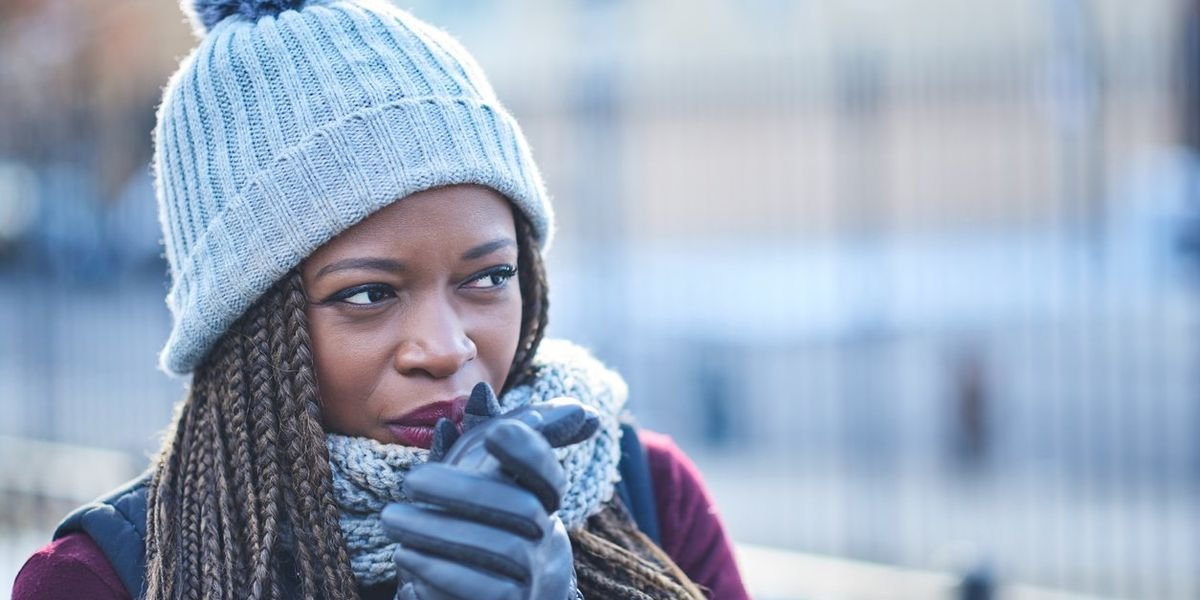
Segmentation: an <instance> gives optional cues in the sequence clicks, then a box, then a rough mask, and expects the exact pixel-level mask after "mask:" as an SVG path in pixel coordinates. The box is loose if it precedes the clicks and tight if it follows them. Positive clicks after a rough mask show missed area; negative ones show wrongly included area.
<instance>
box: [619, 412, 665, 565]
mask: <svg viewBox="0 0 1200 600" xmlns="http://www.w3.org/2000/svg"><path fill="white" fill-rule="evenodd" d="M617 469H618V470H619V471H620V472H621V481H619V482H617V495H618V496H620V497H621V501H622V502H624V503H625V506H626V507H627V508H628V509H629V512H630V513H631V514H632V515H633V520H634V522H636V523H637V526H638V529H641V530H642V533H644V534H646V537H648V538H650V539H651V540H652V541H653V542H654V543H655V544H658V545H662V537H661V535H660V533H659V528H658V509H657V508H656V505H655V502H654V481H653V480H652V479H651V477H650V461H649V459H647V458H646V449H645V448H643V447H642V442H641V440H639V439H638V434H637V429H635V428H634V426H633V425H632V424H630V423H625V422H622V423H621V462H620V463H618V464H617Z"/></svg>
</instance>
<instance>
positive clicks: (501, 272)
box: [464, 265, 517, 290]
mask: <svg viewBox="0 0 1200 600" xmlns="http://www.w3.org/2000/svg"><path fill="white" fill-rule="evenodd" d="M516 276H517V270H516V269H515V268H513V267H510V266H507V265H505V266H503V267H497V268H495V269H491V270H489V271H486V272H484V273H481V274H480V275H479V276H478V277H476V278H474V279H472V280H470V281H468V282H467V283H466V285H465V286H464V287H468V288H474V289H477V290H480V289H482V290H486V289H491V288H498V287H501V286H503V285H504V284H506V283H508V280H509V279H512V278H513V277H516Z"/></svg>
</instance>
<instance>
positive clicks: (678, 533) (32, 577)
mask: <svg viewBox="0 0 1200 600" xmlns="http://www.w3.org/2000/svg"><path fill="white" fill-rule="evenodd" d="M638 438H639V439H640V440H641V442H642V445H643V446H645V448H646V455H647V457H648V458H649V462H650V474H651V478H652V479H653V481H654V495H655V503H656V504H657V509H658V519H659V526H660V528H661V530H662V548H663V550H664V551H666V553H667V555H668V556H670V557H671V558H672V559H674V560H675V563H676V564H678V565H679V567H680V568H681V569H683V572H684V573H687V575H688V577H691V579H692V581H695V582H696V583H697V584H699V585H700V586H701V587H702V588H704V589H705V591H706V592H710V597H711V598H718V599H720V600H743V599H748V598H749V595H748V594H747V593H746V589H745V587H744V586H743V585H742V578H741V575H740V574H739V573H738V569H737V564H736V563H735V562H734V557H733V545H732V544H731V543H730V540H729V537H728V536H727V535H726V534H725V529H724V527H723V526H722V525H721V519H720V518H719V517H718V516H717V508H716V506H714V505H713V501H712V498H711V497H710V496H709V495H708V490H706V489H705V487H704V482H703V481H702V480H701V479H700V472H699V471H698V470H697V469H696V466H695V465H694V464H692V461H691V460H689V459H688V457H687V456H686V455H685V454H684V453H683V451H682V450H680V449H679V447H677V446H676V445H675V443H674V442H673V441H672V440H671V438H669V437H667V436H665V435H663V434H660V433H653V432H648V431H645V430H643V431H641V432H640V433H639V435H638ZM12 597H13V600H59V599H62V600H68V599H69V600H74V599H76V598H92V599H94V600H129V594H127V593H126V592H125V588H124V586H123V585H121V580H120V579H119V578H118V577H117V574H116V572H115V571H113V568H112V566H111V565H110V564H109V562H108V560H107V559H106V558H104V554H103V553H102V552H101V551H100V548H99V547H98V546H96V544H95V542H93V541H92V539H91V538H90V537H88V535H87V534H85V533H74V534H71V535H68V536H65V537H63V538H61V539H58V540H56V541H54V542H52V543H50V544H48V545H46V546H45V547H43V548H42V549H41V550H38V551H37V553H35V554H34V555H33V556H32V557H30V558H29V560H28V561H26V562H25V566H24V567H22V568H21V572H20V573H18V574H17V580H16V582H15V583H14V585H13V596H12Z"/></svg>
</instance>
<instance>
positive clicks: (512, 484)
mask: <svg viewBox="0 0 1200 600" xmlns="http://www.w3.org/2000/svg"><path fill="white" fill-rule="evenodd" d="M194 13H195V14H194V17H195V21H196V23H198V29H200V30H201V31H202V32H204V37H203V39H202V41H201V43H200V45H199V46H198V47H197V48H196V50H195V51H193V53H192V54H191V55H190V56H189V57H188V58H187V59H185V60H184V62H183V64H182V66H181V67H180V69H179V71H178V72H177V73H176V74H175V76H174V77H173V78H172V79H171V81H170V83H169V84H168V86H167V88H166V90H165V93H164V97H163V102H162V105H161V107H160V109H159V116H158V123H157V126H156V129H155V139H156V149H155V168H156V174H157V184H158V199H159V205H160V216H161V221H162V226H163V238H164V243H165V246H166V255H167V258H168V260H169V262H170V265H171V273H172V287H171V291H170V293H169V296H168V306H169V307H170V308H171V312H172V316H173V327H172V331H171V335H170V337H169V339H168V341H167V344H166V347H165V349H164V351H163V354H162V366H163V368H164V369H165V370H167V371H168V372H170V373H174V374H179V375H188V374H190V375H191V377H192V380H191V385H190V389H189V392H188V394H187V396H186V398H185V399H184V401H183V402H182V403H181V405H180V406H179V408H178V411H177V414H176V417H175V420H174V423H173V427H172V429H171V431H170V432H169V434H168V435H167V436H166V438H165V442H164V446H163V449H162V451H161V452H160V454H159V455H158V457H157V458H156V460H155V461H154V463H153V465H152V467H151V470H150V472H149V473H148V474H147V475H146V476H144V477H142V478H140V479H138V480H137V481H135V482H133V483H131V484H130V485H129V486H127V487H125V488H122V489H121V490H118V491H117V492H115V493H113V494H112V495H110V496H108V497H106V498H104V499H102V500H100V501H98V502H97V503H95V504H93V505H89V506H87V507H83V508H82V509H80V510H79V511H76V513H74V514H73V515H71V516H70V517H68V519H67V520H65V521H64V523H63V524H62V525H61V526H60V527H59V529H58V531H57V532H56V534H55V538H56V539H55V541H54V542H53V543H52V544H50V545H48V546H47V547H45V548H43V549H42V550H41V551H39V552H38V553H37V554H35V555H34V556H33V557H32V558H31V559H30V560H29V561H28V562H27V563H26V565H25V567H24V568H23V569H22V572H21V574H20V575H19V576H18V578H17V581H16V585H15V591H14V597H15V598H21V599H33V598H59V597H62V598H67V597H70V598H80V597H88V598H129V597H146V598H154V599H158V598H191V597H205V598H209V597H212V598H232V597H237V598H241V597H252V598H264V597H267V598H277V597H285V598H291V597H304V598H354V597H363V598H391V597H393V596H394V597H397V598H408V599H413V598H421V599H424V600H430V599H433V598H480V597H489V598H490V597H495V598H537V599H548V598H554V599H558V598H572V597H579V596H583V597H587V598H696V597H702V595H704V594H709V595H712V596H714V597H720V598H742V597H745V595H746V594H745V591H744V589H743V586H742V584H741V581H740V578H739V575H738V572H737V569H736V565H735V563H734V561H733V558H732V552H731V546H730V543H729V540H728V539H727V537H726V536H725V534H724V531H723V529H722V528H721V525H720V522H719V520H718V519H717V517H716V513H715V511H714V509H713V508H712V506H711V501H710V500H709V498H708V496H707V493H706V492H705V490H704V488H703V485H702V483H701V482H700V479H699V476H698V474H697V473H696V471H695V469H694V467H693V466H692V465H691V464H690V462H688V461H687V459H686V457H684V456H683V455H682V454H681V453H680V452H679V451H678V449H677V448H675V447H674V446H673V445H672V444H671V443H670V441H669V440H668V439H666V438H664V437H662V436H657V435H654V434H651V433H647V432H640V433H634V432H633V430H632V429H630V428H629V427H628V426H624V427H623V426H622V424H621V422H620V420H619V418H620V417H621V415H622V411H623V405H624V402H625V396H626V390H625V387H624V384H623V382H622V381H621V380H620V378H619V376H617V375H616V374H615V373H613V372H611V371H609V370H608V369H606V368H605V367H603V365H601V364H599V363H598V362H597V361H596V360H595V359H593V358H591V357H590V356H589V355H588V354H587V353H586V352H585V351H583V350H581V349H579V348H577V347H574V346H571V345H569V344H567V343H565V342H549V341H548V342H547V343H545V344H543V343H542V335H543V332H544V330H545V326H546V320H547V314H546V309H547V306H548V304H547V286H546V281H545V273H544V270H543V267H542V261H541V252H542V251H543V250H544V249H545V247H546V246H547V245H548V244H549V242H550V238H551V234H552V231H553V215H552V212H551V208H550V205H549V203H548V200H547V197H546V193H545V190H544V189H543V185H542V182H541V179H540V175H539V173H538V170H537V167H536V166H535V164H534V162H533V159H532V157H531V155H530V152H529V149H528V147H527V145H526V142H525V140H524V137H523V136H522V134H521V132H520V129H519V128H518V126H517V124H516V122H515V121H514V120H513V119H512V117H511V116H510V115H509V114H508V113H507V112H506V111H505V110H504V108H503V107H502V106H501V105H500V103H499V102H498V101H497V99H496V97H495V94H494V92H493V91H492V90H491V88H490V86H489V84H488V82H487V80H486V78H485V77H484V75H483V74H482V72H481V71H480V70H479V68H478V66H477V65H476V64H475V62H474V61H473V60H472V59H471V57H470V56H469V55H468V54H467V53H466V51H465V50H463V49H462V48H461V47H460V46H459V45H458V44H457V43H456V42H455V41H454V40H453V39H451V38H449V37H448V36H446V35H445V34H444V33H442V32H440V31H438V30H436V29H434V28H432V27H430V26H428V25H427V24H425V23H422V22H420V21H418V20H416V19H415V18H413V17H412V16H411V15H408V14H406V13H404V12H402V11H399V10H397V9H395V8H393V7H391V6H390V5H387V4H384V3H382V2H380V3H376V2H372V1H371V0H311V1H307V2H306V1H304V0H257V1H255V0H240V1H237V0H226V1H200V2H197V3H196V5H195V7H194ZM492 390H499V391H500V395H499V397H498V398H497V397H496V396H495V395H494V394H493V393H492ZM639 440H640V442H641V444H640V445H639V444H638V443H637V442H638V441H639ZM640 447H644V448H645V458H646V461H645V463H644V464H643V466H645V467H648V468H647V469H646V470H645V471H644V472H645V474H646V476H645V478H644V480H645V481H648V482H649V483H648V484H647V485H644V486H639V483H638V481H639V477H638V476H637V473H638V472H639V469H638V467H637V462H638V461H637V460H636V459H637V456H636V454H637V452H638V450H639V448H640ZM430 448H432V452H431V451H430V450H429V449H430ZM631 449H632V450H631ZM623 454H624V455H628V456H623ZM431 455H432V456H431ZM630 456H632V457H633V459H632V460H631V459H630V458H629V457H630ZM629 464H633V465H634V466H633V467H629ZM622 475H624V477H625V480H626V481H624V482H619V481H618V480H620V479H621V476H622ZM622 498H624V500H622ZM647 498H652V500H651V501H650V507H651V508H650V510H649V512H650V513H651V514H650V515H649V516H648V517H647V516H646V515H645V514H640V515H633V516H631V513H630V511H631V510H632V511H634V512H635V513H638V511H637V505H644V504H646V501H647ZM641 512H642V513H645V512H646V511H641ZM635 516H637V517H638V518H639V519H640V522H642V523H645V524H648V525H643V526H642V527H641V528H639V525H638V522H639V520H637V519H635ZM642 529H647V530H651V531H650V533H654V531H653V530H654V529H658V530H659V531H660V532H661V533H660V534H658V535H655V536H653V537H656V538H657V539H658V541H659V543H658V544H656V543H655V542H654V541H652V539H651V536H647V535H646V533H647V532H645V531H643V530H642ZM702 590H703V591H702Z"/></svg>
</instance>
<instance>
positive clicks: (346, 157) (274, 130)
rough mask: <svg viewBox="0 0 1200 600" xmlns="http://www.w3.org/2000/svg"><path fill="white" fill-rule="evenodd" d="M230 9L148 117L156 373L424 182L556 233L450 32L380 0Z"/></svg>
mask: <svg viewBox="0 0 1200 600" xmlns="http://www.w3.org/2000/svg"><path fill="white" fill-rule="evenodd" d="M201 4H203V5H208V4H211V3H201ZM234 4H235V5H236V7H237V8H236V10H234V11H233V13H232V14H230V15H229V16H226V17H223V18H222V17H220V14H224V13H213V14H209V13H205V14H204V15H202V16H201V20H202V21H204V22H205V23H206V24H207V23H212V22H214V21H215V24H212V26H211V30H210V31H209V32H208V34H207V35H206V36H205V37H204V38H203V40H202V41H201V43H200V44H199V46H198V47H197V48H196V49H195V50H194V51H193V52H192V53H191V54H190V55H189V56H188V57H187V58H186V59H185V60H184V62H183V64H182V65H181V66H180V68H179V70H178V71H177V72H176V73H175V75H174V76H173V77H172V78H171V80H170V82H169V84H168V86H167V88H166V90H165V92H164V96H163V103H162V105H161V107H160V109H159V114H158V124H157V126H156V128H155V140H156V146H155V157H154V159H155V161H154V163H155V169H156V174H157V192H158V199H159V216H160V221H161V223H162V227H163V240H164V245H165V250H166V257H167V260H168V262H169V263H170V266H171V275H172V285H171V291H170V293H169V295H168V298H167V305H168V306H169V308H170V309H171V313H172V316H173V324H172V330H171V334H170V337H169V339H168V341H167V344H166V347H165V348H164V349H163V352H162V356H161V357H160V365H161V367H162V368H163V369H164V370H166V371H167V372H169V373H175V374H186V373H189V372H191V371H192V370H193V369H194V368H195V367H196V365H197V364H198V363H199V362H200V360H201V359H202V358H203V357H204V355H205V354H206V353H207V352H208V350H209V348H210V347H211V346H212V345H213V344H214V343H215V341H216V340H217V338H219V337H220V335H221V334H222V333H223V332H224V331H225V330H226V329H227V328H228V327H229V326H230V325H231V324H232V323H233V322H234V321H235V320H237V318H238V317H239V316H240V315H241V314H242V313H243V311H245V310H246V308H248V307H249V306H250V304H251V303H253V302H254V301H255V300H256V299H257V298H258V297H259V296H260V295H261V294H262V293H263V292H265V291H266V290H267V289H268V288H269V287H270V286H271V284H272V283H273V282H275V281H276V280H277V279H279V278H280V277H281V276H282V275H283V274H285V273H287V272H288V271H289V270H291V269H292V268H293V267H295V266H296V265H298V264H299V263H300V261H301V260H303V259H304V258H305V257H307V256H308V255H309V254H310V253H312V251H313V250H315V249H316V248H318V247H319V246H321V245H322V244H324V243H325V242H327V241H328V240H329V239H331V238H332V237H333V236H335V235H336V234H338V233H339V232H341V231H343V230H345V229H346V228H348V227H350V226H351V225H353V224H355V223H357V222H358V221H361V220H362V219H363V218H365V217H366V216H368V215H370V214H371V213H372V212H374V211H376V210H378V209H380V208H382V207H384V206H386V205H388V204H390V203H391V202H393V201H395V200H398V199H400V198H403V197H405V196H407V195H410V194H413V193H415V192H419V191H422V190H427V189H431V188H435V187H440V186H445V185H453V184H480V185H485V186H488V187H491V188H493V189H495V190H496V191H498V192H500V193H501V194H503V195H504V196H506V197H508V198H509V199H510V200H511V201H512V202H513V203H514V204H515V205H516V206H517V207H518V208H519V209H520V210H521V211H523V212H524V214H525V215H526V216H527V217H528V218H529V221H530V223H531V224H532V227H533V230H534V232H535V234H536V236H537V237H538V239H539V241H540V242H541V244H542V247H543V249H545V247H546V246H547V245H548V244H549V242H550V238H551V236H552V229H553V214H552V211H551V208H550V205H549V203H548V200H547V197H546V192H545V189H544V186H543V184H542V180H541V175H540V174H539V172H538V169H537V167H536V165H535V164H534V162H533V158H532V156H531V154H530V151H529V148H528V145H527V143H526V141H525V138H524V136H523V135H522V133H521V131H520V129H519V127H518V126H517V123H516V121H515V120H514V119H513V118H512V117H511V116H510V115H509V114H508V112H507V111H505V109H504V108H503V107H502V106H501V105H500V103H499V101H498V100H497V99H496V96H495V93H494V92H493V91H492V88H491V86H490V85H489V83H488V81H487V79H486V78H485V76H484V75H483V72H482V71H481V70H480V69H479V67H478V65H477V64H476V63H475V61H474V59H472V57H471V56H470V55H469V54H468V53H467V52H466V51H465V50H464V49H463V48H462V47H461V46H460V45H459V44H458V43H457V42H456V41H455V40H453V39H452V38H450V37H449V36H448V35H446V34H445V33H444V32H442V31H440V30H438V29H436V28H434V27H431V26H429V25H428V24H425V23H423V22H421V21H419V20H417V19H416V18H414V17H412V16H411V15H409V14H407V13H405V12H403V11H401V10H399V9H396V8H394V7H392V6H391V5H389V4H386V3H383V2H375V1H372V0H339V1H329V0H321V1H320V2H310V3H308V4H307V5H305V6H302V7H301V8H300V9H299V10H294V9H291V8H287V9H285V8H283V7H284V6H285V5H287V6H291V5H296V4H300V3H298V2H287V3H284V4H280V3H266V4H269V5H270V8H271V10H264V12H263V14H261V15H260V14H253V5H255V4H256V3H254V2H241V3H234ZM246 6H250V7H251V8H250V9H246V8H245V7H246ZM197 9H200V10H213V9H211V7H207V6H205V7H202V6H198V7H197Z"/></svg>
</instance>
